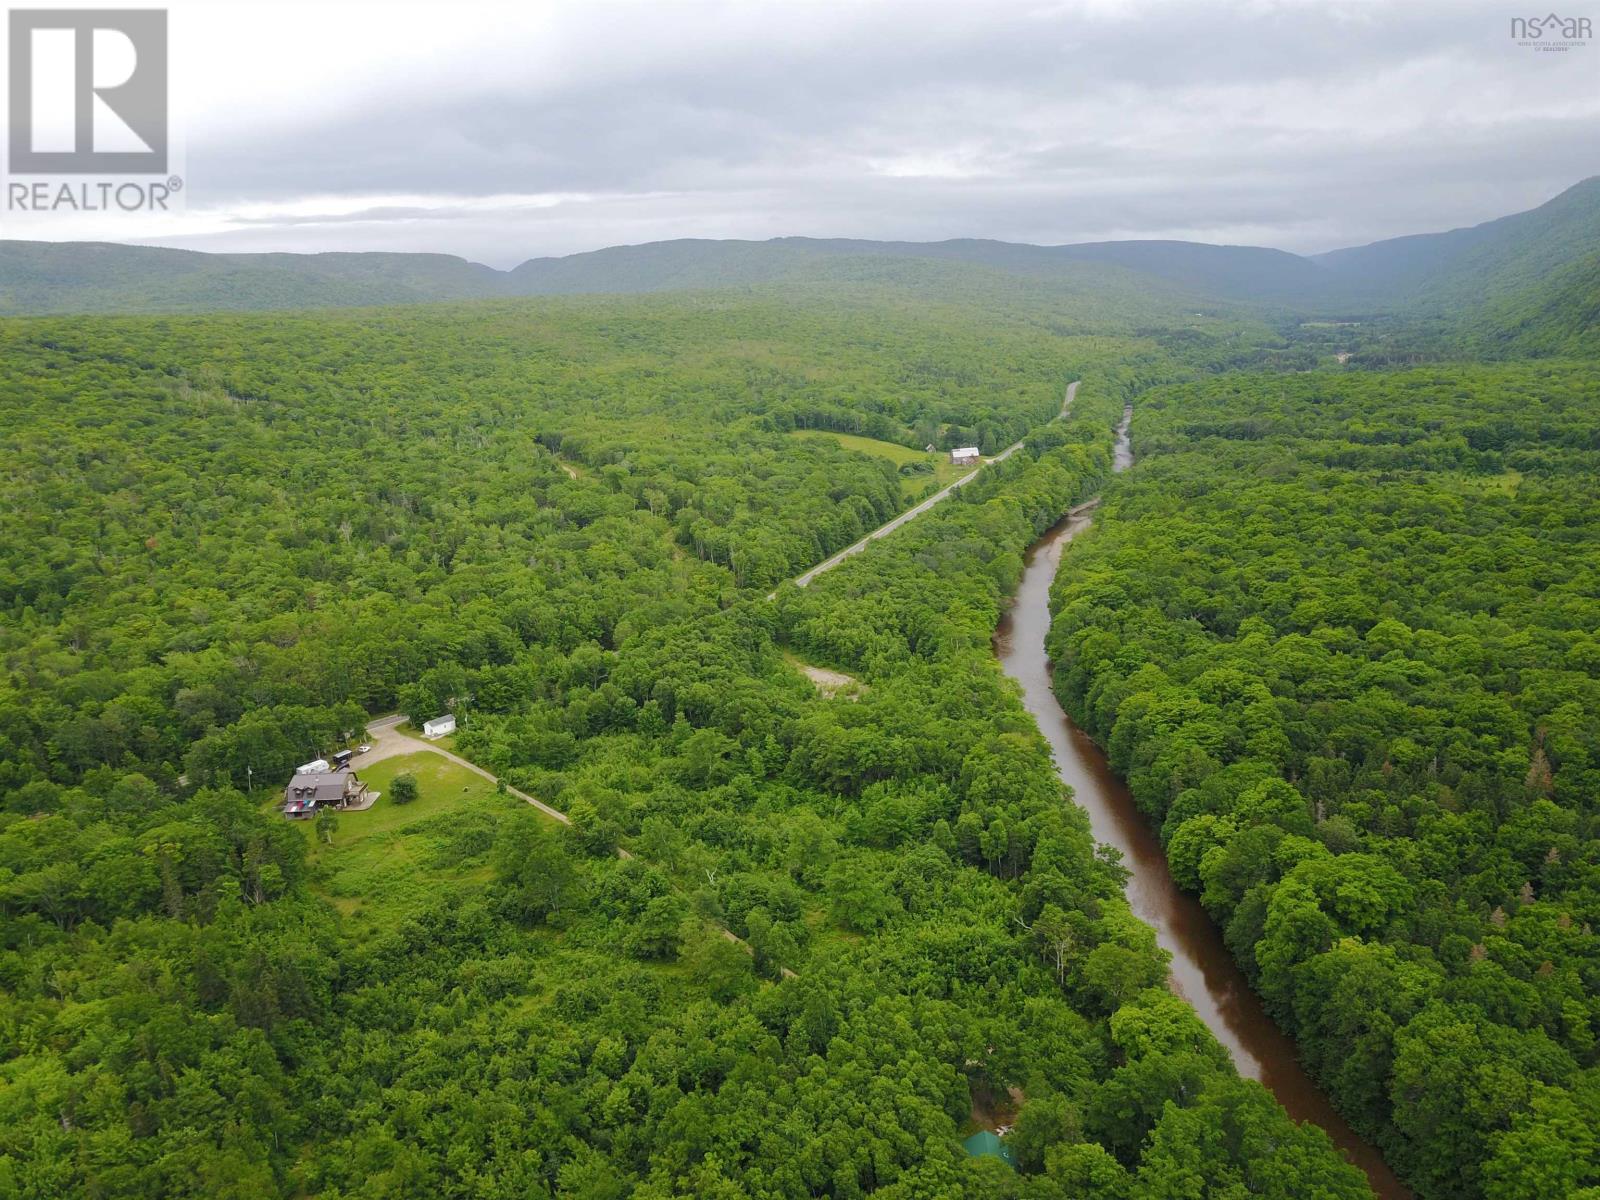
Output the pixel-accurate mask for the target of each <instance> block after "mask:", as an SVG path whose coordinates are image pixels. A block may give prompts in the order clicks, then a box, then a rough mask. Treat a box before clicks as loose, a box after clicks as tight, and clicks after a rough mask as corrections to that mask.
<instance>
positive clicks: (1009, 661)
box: [994, 412, 1410, 1200]
mask: <svg viewBox="0 0 1600 1200" xmlns="http://www.w3.org/2000/svg"><path fill="white" fill-rule="evenodd" d="M1130 418H1131V413H1129V412H1125V413H1124V416H1123V420H1122V423H1121V425H1120V426H1119V427H1118V431H1117V434H1118V436H1117V448H1116V457H1115V468H1114V469H1115V470H1117V471H1122V470H1126V469H1127V467H1128V466H1130V465H1131V464H1132V461H1133V455H1132V446H1131V443H1130V440H1129V433H1128V430H1129V423H1130ZM1095 508H1096V502H1095V501H1089V502H1086V503H1084V504H1081V505H1078V506H1077V507H1075V508H1074V509H1073V510H1072V511H1071V512H1070V513H1069V514H1068V515H1067V516H1066V517H1065V518H1064V519H1063V520H1062V521H1061V522H1060V523H1059V524H1057V525H1056V526H1055V527H1054V528H1053V529H1051V530H1050V531H1049V532H1047V533H1046V534H1045V535H1044V536H1043V537H1041V538H1040V539H1039V540H1038V541H1037V542H1035V543H1034V545H1033V546H1032V547H1031V548H1030V549H1029V551H1028V554H1027V556H1026V558H1025V560H1024V572H1023V577H1022V582H1021V583H1020V584H1019V586H1018V588H1017V590H1016V593H1015V595H1014V598H1013V601H1012V605H1011V608H1010V610H1009V611H1008V612H1007V613H1006V615H1005V616H1004V618H1003V619H1002V620H1001V622H1000V625H999V628H998V629H997V630H996V633H995V638H994V647H995V654H996V656H997V657H998V658H999V660H1000V664H1001V666H1002V668H1003V669H1004V670H1005V672H1006V674H1007V675H1009V676H1011V678H1013V679H1014V680H1016V681H1017V683H1018V684H1019V685H1020V686H1021V688H1022V698H1023V704H1024V705H1025V706H1026V708H1027V709H1028V711H1029V712H1030V713H1032V715H1033V717H1034V720H1035V721H1037V722H1038V725H1039V728H1040V730H1041V731H1042V732H1043V733H1044V735H1045V738H1046V740H1047V741H1048V742H1049V743H1050V747H1051V749H1052V751H1053V752H1054V755H1055V762H1056V769H1057V772H1058V774H1059V775H1060V777H1061V780H1062V782H1063V783H1065V784H1067V785H1068V786H1069V787H1071V788H1072V790H1073V795H1074V799H1075V800H1076V802H1077V804H1078V805H1079V806H1080V807H1081V808H1083V809H1084V810H1085V811H1086V812H1087V813H1088V815H1089V822H1090V827H1091V829H1092V830H1093V833H1094V838H1095V841H1096V842H1098V843H1103V844H1105V845H1108V846H1112V847H1114V848H1115V849H1116V850H1117V851H1118V852H1119V853H1120V854H1121V856H1122V862H1123V865H1124V866H1125V867H1126V868H1127V869H1128V871H1129V879H1128V884H1127V888H1126V892H1127V897H1128V903H1129V905H1130V906H1131V907H1132V909H1133V911H1134V914H1135V915H1136V916H1138V917H1139V918H1140V919H1141V920H1142V921H1144V922H1145V923H1147V924H1148V925H1150V926H1151V927H1152V928H1153V929H1154V930H1155V931H1156V939H1157V941H1158V943H1159V944H1160V945H1161V947H1162V949H1164V950H1166V951H1168V952H1169V953H1170V954H1171V956H1172V961H1171V975H1170V978H1169V983H1170V986H1171V987H1172V989H1173V991H1175V992H1176V993H1178V995H1180V996H1182V997H1183V998H1184V999H1185V1000H1186V1001H1188V1003H1189V1004H1190V1006H1191V1007H1192V1008H1193V1009H1194V1010H1195V1012H1196V1013H1197V1014H1198V1015H1199V1016H1200V1018H1201V1020H1203V1021H1204V1022H1205V1024H1206V1026H1207V1028H1209V1029H1210V1030H1211V1032H1212V1033H1213V1034H1214V1035H1215V1036H1216V1038H1217V1040H1218V1041H1219V1042H1221V1043H1222V1044H1223V1045H1224V1046H1225V1047H1226V1048H1227V1049H1228V1051H1229V1053H1230V1054H1231V1055H1232V1057H1233V1061H1234V1064H1235V1066H1236V1067H1237V1069H1238V1071H1239V1073H1240V1074H1241V1075H1244V1076H1246V1077H1248V1078H1251V1079H1255V1080H1258V1081H1259V1082H1260V1083H1261V1084H1262V1085H1263V1086H1265V1087H1266V1088H1267V1089H1268V1090H1269V1091H1271V1092H1272V1094H1273V1095H1274V1096H1275V1097H1276V1098H1277V1100H1278V1102H1279V1103H1280V1104H1282V1105H1283V1107H1284V1109H1285V1110H1286V1111H1287V1112H1288V1113H1289V1115H1290V1116H1292V1117H1293V1118H1294V1119H1295V1120H1297V1121H1310V1122H1312V1123H1313V1124H1315V1125H1318V1126H1320V1127H1321V1128H1322V1129H1324V1130H1325V1131H1326V1132H1327V1134H1328V1136H1329V1137H1330V1138H1332V1139H1333V1141H1334V1143H1335V1144H1336V1145H1338V1146H1339V1148H1340V1149H1341V1150H1342V1151H1344V1153H1345V1154H1346V1156H1347V1157H1348V1158H1349V1159H1350V1161H1351V1162H1353V1163H1354V1164H1355V1165H1356V1166H1358V1167H1360V1168H1361V1169H1362V1171H1364V1172H1365V1173H1366V1176H1367V1179H1368V1181H1369V1182H1370V1184H1371V1186H1372V1189H1373V1191H1374V1192H1376V1193H1377V1194H1378V1195H1379V1196H1380V1197H1383V1198H1384V1200H1407V1198H1409V1196H1410V1192H1409V1191H1408V1190H1407V1189H1406V1188H1405V1186H1404V1185H1403V1184H1401V1183H1400V1181H1399V1179H1398V1178H1396V1177H1395V1175H1394V1173H1393V1172H1392V1171H1390V1170H1389V1168H1388V1166H1387V1164H1386V1163H1385V1162H1384V1161H1383V1158H1382V1156H1381V1155H1380V1154H1379V1153H1378V1151H1377V1148H1376V1147H1374V1146H1372V1145H1371V1144H1370V1143H1368V1142H1366V1141H1365V1140H1363V1139H1362V1138H1361V1137H1360V1136H1359V1135H1358V1134H1357V1133H1356V1132H1355V1130H1353V1129H1352V1128H1351V1127H1350V1125H1349V1123H1348V1122H1346V1121H1345V1119H1344V1118H1343V1117H1342V1116H1341V1115H1340V1114H1339V1112H1338V1110H1336V1109H1335V1108H1334V1107H1333V1105H1332V1103H1331V1102H1330V1101H1329V1100H1328V1098H1327V1096H1326V1095H1324V1094H1323V1093H1322V1091H1321V1089H1319V1088H1318V1087H1317V1085H1316V1084H1315V1083H1314V1082H1313V1081H1312V1080H1311V1078H1310V1077H1309V1076H1308V1075H1307V1074H1306V1072H1305V1071H1304V1069H1303V1068H1302V1067H1301V1066H1300V1064H1299V1061H1298V1059H1297V1058H1296V1055H1295V1048H1294V1044H1293V1042H1291V1041H1290V1040H1289V1038H1288V1037H1287V1036H1286V1035H1285V1034H1284V1033H1283V1032H1282V1031H1281V1030H1280V1029H1279V1028H1278V1027H1277V1025H1276V1024H1274V1023H1273V1021H1272V1019H1271V1018H1270V1017H1269V1016H1268V1015H1267V1014H1266V1011H1265V1010H1264V1009H1263V1008H1262V1006H1261V1002H1260V1000H1259V998H1258V997H1257V996H1256V994H1255V992H1254V991H1252V990H1251V988H1250V985H1249V983H1248V981H1247V980H1246V979H1245V977H1244V975H1243V973H1242V972H1241V971H1240V970H1239V968H1238V966H1237V964H1236V963H1235V962H1234V961H1233V957H1232V955H1231V954H1229V952H1228V948H1227V946H1226V945H1225V943H1224V942H1223V940H1222V934H1221V931H1220V930H1219V929H1218V928H1217V927H1216V925H1215V924H1214V923H1213V922H1212V921H1211V918H1210V916H1209V915H1208V914H1207V913H1206V911H1205V910H1204V909H1203V908H1202V907H1201V905H1200V902H1199V901H1198V900H1197V899H1196V898H1195V897H1193V896H1191V895H1189V894H1187V893H1186V892H1184V891H1183V890H1182V889H1181V888H1179V887H1178V885H1177V883H1176V882H1175V881H1174V880H1173V878H1172V874H1171V872H1170V871H1169V870H1168V868H1167V861H1166V855H1165V853H1164V852H1163V849H1162V847H1161V844H1160V841H1159V839H1157V837H1156V835H1155V833H1154V831H1153V830H1152V829H1151V828H1150V827H1149V825H1148V824H1147V823H1146V822H1145V819H1144V817H1143V815H1142V814H1141V813H1140V812H1139V811H1138V809H1137V808H1136V807H1135V805H1134V802H1133V797H1132V795H1131V794H1130V793H1129V792H1128V790H1127V787H1126V786H1125V785H1124V784H1123V782H1122V781H1121V780H1120V779H1118V778H1117V776H1116V775H1115V773H1114V772H1113V771H1112V770H1111V767H1110V764H1109V763H1107V761H1106V758H1105V755H1104V754H1103V753H1102V752H1101V751H1100V749H1099V747H1097V746H1096V745H1095V744H1094V742H1093V741H1092V740H1091V739H1090V738H1089V736H1088V735H1087V734H1086V733H1084V732H1083V731H1082V730H1080V729H1078V728H1077V726H1075V725H1074V724H1073V723H1072V721H1071V720H1070V719H1069V718H1068V717H1067V715H1066V713H1065V712H1063V711H1062V709H1061V705H1060V703H1059V702H1058V701H1057V699H1056V696H1055V692H1054V691H1053V689H1052V687H1051V671H1050V663H1049V660H1048V658H1047V657H1046V652H1045V636H1046V634H1047V633H1048V632H1049V629H1050V585H1051V583H1052V581H1053V580H1054V579H1055V575H1056V571H1057V569H1058V567H1059V564H1060V561H1061V556H1062V554H1063V553H1064V552H1065V550H1066V549H1067V547H1068V546H1069V545H1070V544H1071V542H1072V540H1073V539H1074V538H1076V537H1077V536H1078V535H1079V534H1081V533H1082V532H1084V531H1085V530H1086V529H1088V528H1089V525H1090V523H1091V522H1092V520H1093V515H1094V510H1095Z"/></svg>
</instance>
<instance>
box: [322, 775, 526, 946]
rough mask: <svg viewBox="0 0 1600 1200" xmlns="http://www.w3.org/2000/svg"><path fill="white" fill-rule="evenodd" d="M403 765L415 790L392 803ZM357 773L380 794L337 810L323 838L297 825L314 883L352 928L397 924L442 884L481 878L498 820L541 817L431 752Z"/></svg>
mask: <svg viewBox="0 0 1600 1200" xmlns="http://www.w3.org/2000/svg"><path fill="white" fill-rule="evenodd" d="M403 771H409V772H410V773H411V774H412V775H415V776H416V779H417V784H418V787H419V790H420V792H421V794H420V795H419V796H418V797H417V799H416V800H415V801H413V802H412V803H410V804H395V803H394V802H393V801H392V800H391V799H390V797H391V795H392V794H393V789H392V786H391V785H392V783H393V780H394V777H395V776H396V775H398V774H400V773H401V772H403ZM360 774H361V777H362V779H364V780H366V782H367V786H368V787H369V788H371V789H372V790H374V791H377V792H381V793H382V795H381V796H380V798H379V800H378V802H377V803H376V804H374V805H373V806H372V807H371V808H369V809H367V810H365V811H364V812H341V813H339V814H337V815H338V821H339V827H338V830H337V831H336V832H335V833H334V835H333V840H332V842H331V843H326V844H325V843H324V842H323V841H322V839H321V838H320V837H319V836H318V834H317V831H316V827H315V824H314V822H311V821H304V822H301V823H300V825H299V827H300V828H301V829H302V830H304V832H305V836H306V842H307V845H308V846H309V847H310V855H309V857H310V861H311V864H312V868H313V873H314V878H315V879H316V881H317V886H318V888H319V889H320V890H321V891H322V892H323V893H324V894H326V895H327V896H328V898H329V899H330V900H331V901H332V902H333V903H334V905H335V906H337V907H338V909H339V910H340V911H341V912H343V913H344V914H345V915H346V916H347V917H350V918H351V924H352V927H353V928H354V929H355V930H357V931H360V930H361V929H362V928H363V927H364V926H365V927H366V928H367V929H369V930H370V929H376V928H378V927H380V926H389V925H393V924H395V923H397V922H398V921H400V920H401V919H403V918H404V917H405V916H406V915H407V913H409V912H411V911H413V910H414V909H415V908H416V907H418V906H420V904H421V903H422V902H423V901H424V900H426V899H427V898H428V897H430V896H432V895H436V894H437V892H438V890H439V889H440V888H442V887H449V886H452V885H453V884H456V883H459V882H463V881H468V882H474V883H481V882H482V881H483V880H485V879H487V878H488V877H489V874H490V867H489V855H490V850H491V849H492V847H493V844H494V834H495V830H496V828H497V827H498V826H499V824H500V822H502V821H505V820H547V819H548V818H546V817H542V816H540V815H539V814H538V812H537V810H535V809H533V808H531V807H530V806H528V805H526V804H524V803H523V802H522V801H520V800H518V799H516V798H515V797H513V796H502V795H500V794H498V793H497V792H496V791H495V790H494V784H492V783H490V782H489V781H488V780H487V779H484V778H483V777H482V776H481V775H475V774H473V773H472V772H471V771H468V770H466V769H465V768H463V767H459V766H457V765H456V764H455V763H453V762H450V761H448V760H447V759H444V758H441V757H439V756H438V755H437V754H429V753H425V752H424V753H418V754H407V755H402V756H400V757H396V758H388V759H384V760H383V761H382V762H377V763H374V764H373V765H372V766H370V767H367V768H364V769H362V770H361V772H360Z"/></svg>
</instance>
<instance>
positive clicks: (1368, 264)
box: [0, 177, 1600, 316]
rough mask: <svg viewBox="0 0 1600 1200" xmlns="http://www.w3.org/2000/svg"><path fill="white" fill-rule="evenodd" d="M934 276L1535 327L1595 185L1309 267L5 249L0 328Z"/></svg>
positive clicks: (963, 250)
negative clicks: (1502, 314)
mask: <svg viewBox="0 0 1600 1200" xmlns="http://www.w3.org/2000/svg"><path fill="white" fill-rule="evenodd" d="M1591 260H1594V261H1593V262H1591ZM935 263H944V264H947V265H948V264H966V265H968V266H972V267H980V268H984V270H985V273H986V274H987V273H991V272H999V273H1002V274H1005V275H1012V276H1026V277H1029V278H1032V279H1035V280H1039V281H1044V282H1047V283H1051V284H1056V285H1065V286H1068V287H1071V288H1072V289H1073V290H1074V291H1083V290H1093V289H1094V288H1096V287H1112V288H1115V289H1118V290H1120V291H1126V289H1128V288H1130V287H1135V288H1136V287H1139V286H1144V287H1147V288H1149V289H1150V290H1151V291H1153V292H1155V293H1157V294H1159V295H1161V296H1164V297H1167V298H1172V297H1180V298H1183V299H1185V300H1194V301H1207V300H1209V301H1226V302H1233V303H1244V304H1250V305H1256V306H1268V307H1272V308H1276V309H1286V310H1290V311H1296V310H1298V311H1306V312H1333V311H1340V312H1349V313H1352V314H1353V313H1362V312H1382V311H1404V312H1413V313H1439V312H1450V311H1458V310H1461V309H1464V308H1467V309H1470V308H1476V307H1480V306H1489V307H1493V306H1495V305H1499V306H1501V307H1502V308H1506V307H1507V306H1509V308H1508V309H1507V311H1513V312H1515V313H1518V314H1521V315H1522V316H1527V315H1528V314H1530V313H1533V312H1536V311H1537V310H1538V309H1539V308H1540V305H1541V303H1543V301H1541V299H1540V296H1539V295H1538V294H1532V293H1538V292H1539V290H1540V289H1544V288H1548V287H1550V286H1553V284H1552V281H1553V280H1560V279H1564V280H1565V284H1564V286H1566V287H1568V288H1579V289H1582V288H1584V287H1586V286H1587V284H1588V283H1589V282H1591V281H1593V280H1594V279H1595V278H1596V276H1597V274H1600V177H1596V178H1592V179H1587V180H1585V181H1583V182H1582V183H1579V184H1577V185H1575V186H1574V187H1572V188H1569V189H1568V190H1567V191H1565V192H1563V193H1561V195H1559V196H1557V197H1555V198H1554V199H1553V200H1550V201H1549V202H1548V203H1546V204H1543V205H1541V206H1540V207H1538V208H1536V209H1533V210H1532V211H1530V212H1524V213H1518V214H1516V215H1514V216H1508V217H1502V218H1500V219H1498V220H1495V221H1489V222H1487V223H1485V224H1482V225H1477V226H1473V227H1472V228H1470V229H1456V230H1451V231H1450V232H1447V233H1428V234H1417V235H1413V236H1410V237H1401V238H1391V239H1388V240H1386V241H1381V242H1374V243H1372V244H1371V245H1367V246H1356V247H1351V248H1349V249H1344V250H1335V251H1332V252H1330V253H1327V254H1319V255H1313V256H1309V257H1308V256H1301V255H1296V254H1290V253H1287V252H1285V251H1282V250H1272V249H1266V248H1262V247H1258V246H1216V245H1208V244H1203V243H1197V242H1180V241H1119V242H1086V243H1082V244H1077V245H1066V246H1030V245H1023V244H1017V243H1011V242H997V241H984V240H974V239H960V240H955V241H946V242H879V241H857V240H849V239H820V238H799V237H793V238H777V239H774V240H772V241H765V242H749V241H710V240H696V239H686V240H680V241H668V242H652V243H648V244H645V245H639V246H616V247H612V248H610V249H606V250H596V251H592V252H590V253H586V254H573V255H568V256H566V257H563V258H535V259H530V260H529V261H527V262H525V263H523V264H522V265H521V266H518V267H516V268H514V269H512V270H510V271H497V270H494V269H493V268H491V267H486V266H482V265H481V264H478V263H472V262H468V261H467V260H465V259H461V258H456V257H453V256H450V255H443V254H204V253H199V252H196V251H191V250H170V249H162V248H157V247H145V246H123V245H116V244H111V243H60V242H21V241H3V242H0V314H34V313H64V312H196V311H216V310H228V309H270V308H312V307H322V306H343V305H382V304H420V303H430V302H438V301H449V300H467V299H478V298H491V297H507V296H533V295H554V294H574V293H600V292H657V291H672V290H685V289H717V288H727V287H752V286H761V285H767V284H773V283H783V282H788V281H796V280H806V281H819V280H820V281H827V280H837V279H861V278H872V277H877V276H881V277H883V278H886V279H898V278H904V277H906V276H907V275H908V273H909V274H912V275H916V276H918V277H923V278H930V277H932V278H940V279H941V282H942V283H943V284H945V285H948V284H949V283H950V282H951V279H950V278H949V276H948V272H947V271H938V270H935V269H934V268H933V264H935ZM1586 263H1587V264H1589V266H1588V269H1587V271H1586V269H1585V264H1586ZM913 264H921V265H920V266H917V265H913ZM1524 293H1530V294H1524ZM1591 307H1592V306H1591Z"/></svg>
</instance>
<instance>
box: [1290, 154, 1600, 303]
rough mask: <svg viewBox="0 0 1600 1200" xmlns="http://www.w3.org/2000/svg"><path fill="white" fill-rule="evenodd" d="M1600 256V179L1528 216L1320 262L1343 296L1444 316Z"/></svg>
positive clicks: (1398, 240)
mask: <svg viewBox="0 0 1600 1200" xmlns="http://www.w3.org/2000/svg"><path fill="white" fill-rule="evenodd" d="M1597 253H1600V177H1596V178H1593V179H1586V180H1584V181H1583V182H1581V183H1578V184H1575V185H1573V186H1572V187H1570V188H1568V189H1567V190H1566V191H1564V192H1562V193H1561V194H1560V195H1559V196H1556V197H1555V198H1554V199H1552V200H1550V201H1548V202H1547V203H1545V204H1542V205H1540V206H1539V207H1538V208H1535V209H1532V210H1530V211H1528V212H1523V213H1516V214H1513V215H1511V216H1508V217H1501V218H1499V219H1498V220H1494V221H1488V222H1485V223H1484V224H1482V225H1475V226H1473V227H1471V228H1469V229H1454V230H1451V231H1449V232H1448V233H1427V234H1418V235H1415V236H1411V237H1402V238H1391V239H1389V240H1387V241H1382V242H1374V243H1372V244H1371V245H1368V246H1356V247H1351V248H1349V249H1345V250H1335V251H1332V252H1330V253H1328V254H1322V255H1318V256H1316V258H1315V261H1316V262H1317V263H1318V264H1320V265H1321V266H1323V267H1325V268H1327V269H1328V270H1329V271H1330V272H1332V273H1333V275H1334V276H1335V277H1336V278H1337V280H1338V283H1337V288H1338V291H1339V294H1341V295H1345V296H1348V297H1349V298H1350V299H1351V301H1352V302H1364V303H1371V304H1375V305H1378V306H1381V307H1386V308H1394V307H1402V308H1415V309H1421V310H1425V311H1430V312H1445V311H1452V310H1458V309H1462V308H1471V307H1474V306H1476V305H1478V304H1480V303H1482V302H1485V301H1492V300H1497V299H1503V298H1506V297H1508V296H1510V295H1511V294H1513V293H1516V292H1519V291H1522V290H1524V289H1527V288H1531V287H1535V286H1537V285H1539V284H1540V283H1541V282H1543V281H1545V280H1546V278H1547V277H1548V276H1549V275H1550V274H1551V273H1552V272H1555V271H1558V270H1560V269H1562V268H1564V267H1566V266H1568V265H1569V264H1571V263H1574V262H1577V261H1579V260H1581V259H1584V258H1587V257H1589V256H1591V255H1594V254H1597Z"/></svg>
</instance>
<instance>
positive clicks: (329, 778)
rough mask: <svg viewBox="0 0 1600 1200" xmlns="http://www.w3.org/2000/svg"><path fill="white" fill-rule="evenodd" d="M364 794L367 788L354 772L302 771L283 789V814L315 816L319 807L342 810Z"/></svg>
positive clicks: (288, 815)
mask: <svg viewBox="0 0 1600 1200" xmlns="http://www.w3.org/2000/svg"><path fill="white" fill-rule="evenodd" d="M366 794H367V785H366V784H364V783H362V782H361V780H360V779H358V778H357V777H356V773H355V772H354V771H302V772H299V773H297V774H296V775H295V777H294V778H293V779H291V780H290V781H289V786H288V787H286V788H284V789H283V815H284V816H286V817H310V816H314V815H315V814H316V811H317V807H318V806H319V805H321V806H323V807H325V808H344V807H345V806H346V805H348V804H352V803H354V802H356V801H359V800H361V799H362V798H363V797H365V796H366Z"/></svg>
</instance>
